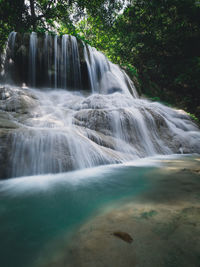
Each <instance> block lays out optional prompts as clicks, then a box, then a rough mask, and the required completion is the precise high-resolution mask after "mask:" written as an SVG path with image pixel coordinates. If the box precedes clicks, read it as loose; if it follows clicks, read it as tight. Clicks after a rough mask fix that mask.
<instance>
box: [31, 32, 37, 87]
mask: <svg viewBox="0 0 200 267" xmlns="http://www.w3.org/2000/svg"><path fill="white" fill-rule="evenodd" d="M36 53H37V34H36V33H35V32H32V33H31V35H30V45H29V84H30V85H31V86H33V87H35V85H36V60H37V58H36V56H37V54H36Z"/></svg>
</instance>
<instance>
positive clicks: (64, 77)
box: [60, 34, 70, 89]
mask: <svg viewBox="0 0 200 267" xmlns="http://www.w3.org/2000/svg"><path fill="white" fill-rule="evenodd" d="M68 40H69V35H67V34H65V35H63V36H62V49H61V50H62V56H61V59H62V60H61V61H60V70H61V88H64V89H66V88H67V81H68V80H69V76H68V73H69V71H68V68H69V67H70V65H69V63H70V62H69V49H68V48H69V46H68V45H69V44H68Z"/></svg>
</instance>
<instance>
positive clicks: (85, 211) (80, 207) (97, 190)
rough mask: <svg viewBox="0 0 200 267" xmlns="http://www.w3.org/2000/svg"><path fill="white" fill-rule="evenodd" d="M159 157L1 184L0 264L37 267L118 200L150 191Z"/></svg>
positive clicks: (159, 164) (8, 266)
mask: <svg viewBox="0 0 200 267" xmlns="http://www.w3.org/2000/svg"><path fill="white" fill-rule="evenodd" d="M173 157H174V158H175V159H177V158H178V159H179V158H181V156H173ZM168 158H169V160H170V161H171V159H170V157H161V158H160V159H165V160H166V159H168ZM160 159H159V158H153V159H143V160H139V161H135V162H132V163H130V164H127V165H110V166H101V167H97V168H92V169H86V170H82V171H75V172H69V173H64V174H57V175H39V176H29V177H22V178H16V179H9V180H5V181H1V182H0V220H1V228H0V239H1V243H0V253H1V257H0V266H1V267H11V266H12V267H13V266H15V267H18V266H19V267H23V266H26V267H29V266H38V265H37V264H35V262H37V261H38V259H39V258H40V257H43V252H44V251H45V248H46V247H47V245H48V244H49V243H51V242H53V240H59V238H60V239H62V237H63V236H67V233H71V234H72V233H74V232H75V231H76V229H77V228H78V226H80V225H81V224H82V223H84V222H85V221H86V220H87V219H88V218H91V217H93V216H95V215H97V214H99V213H100V212H102V211H103V210H104V209H107V208H108V207H109V206H112V205H117V203H118V201H120V200H123V199H124V198H127V197H134V196H136V195H140V194H141V193H142V192H144V191H147V190H150V188H151V180H152V179H154V176H152V171H153V173H154V175H155V170H156V169H158V170H159V169H160V166H162V163H161V160H160ZM175 159H174V160H175ZM172 162H173V160H172ZM158 175H160V174H159V172H158Z"/></svg>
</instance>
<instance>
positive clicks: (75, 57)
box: [71, 36, 82, 90]
mask: <svg viewBox="0 0 200 267" xmlns="http://www.w3.org/2000/svg"><path fill="white" fill-rule="evenodd" d="M71 43H72V66H73V81H74V84H73V87H74V88H76V89H79V90H80V89H82V84H81V66H80V57H79V52H78V44H77V40H76V38H75V37H74V36H71Z"/></svg>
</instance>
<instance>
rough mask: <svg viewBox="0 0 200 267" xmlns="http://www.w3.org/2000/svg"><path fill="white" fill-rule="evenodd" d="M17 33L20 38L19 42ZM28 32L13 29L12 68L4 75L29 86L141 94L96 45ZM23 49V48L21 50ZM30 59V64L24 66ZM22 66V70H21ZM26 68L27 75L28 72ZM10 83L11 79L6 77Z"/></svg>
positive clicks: (70, 37) (11, 39)
mask: <svg viewBox="0 0 200 267" xmlns="http://www.w3.org/2000/svg"><path fill="white" fill-rule="evenodd" d="M16 37H17V38H18V39H19V40H18V42H17V43H16ZM24 39H25V40H26V39H27V35H19V34H18V33H14V32H13V33H11V34H10V35H9V41H8V46H9V49H10V51H12V52H10V54H11V55H10V56H9V58H12V62H13V64H12V65H13V67H12V72H11V71H10V70H9V69H8V68H7V70H6V73H5V75H4V76H5V77H4V79H5V80H6V79H7V78H6V77H11V80H13V82H14V83H15V84H18V85H22V84H28V85H29V86H30V87H39V88H42V87H45V88H54V89H56V88H61V89H68V90H82V89H84V90H87V91H91V92H93V93H103V94H107V93H113V92H116V91H118V92H123V93H129V92H130V93H131V94H132V95H133V96H134V97H138V95H137V92H136V90H135V88H134V85H133V83H132V81H131V80H130V78H129V77H128V76H127V74H126V73H125V72H124V71H123V70H121V69H120V68H119V67H118V66H117V65H115V64H113V63H111V62H110V61H108V59H107V58H106V57H105V55H104V54H103V53H101V52H99V51H97V50H96V49H95V48H93V47H91V46H89V45H87V44H85V43H83V42H82V41H78V40H77V39H76V37H74V36H69V35H67V34H64V35H63V36H62V37H61V38H60V37H59V36H57V35H55V36H54V37H53V38H52V36H51V35H50V34H48V33H45V34H44V35H43V34H40V35H39V34H37V33H35V32H32V33H31V34H30V37H29V45H28V46H27V42H24V41H23V40H24ZM19 51H20V52H19ZM24 62H25V63H26V62H28V65H27V66H25V67H24V66H23V64H24ZM19 70H23V71H19ZM26 72H27V73H28V76H26ZM6 81H7V83H9V79H7V80H6Z"/></svg>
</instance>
